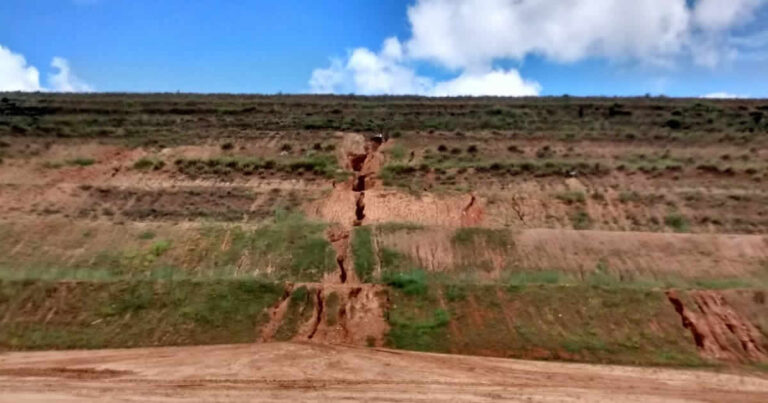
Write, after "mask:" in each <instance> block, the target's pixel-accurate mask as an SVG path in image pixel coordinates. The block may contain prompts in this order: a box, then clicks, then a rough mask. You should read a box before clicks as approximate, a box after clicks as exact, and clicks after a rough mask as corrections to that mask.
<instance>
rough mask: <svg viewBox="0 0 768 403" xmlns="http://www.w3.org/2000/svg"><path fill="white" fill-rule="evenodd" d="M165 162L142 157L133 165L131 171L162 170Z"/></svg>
mask: <svg viewBox="0 0 768 403" xmlns="http://www.w3.org/2000/svg"><path fill="white" fill-rule="evenodd" d="M164 166H165V161H163V160H161V159H157V158H149V157H142V158H140V159H139V160H137V161H136V162H134V163H133V169H138V170H140V171H149V170H152V171H158V170H161V169H163V167H164Z"/></svg>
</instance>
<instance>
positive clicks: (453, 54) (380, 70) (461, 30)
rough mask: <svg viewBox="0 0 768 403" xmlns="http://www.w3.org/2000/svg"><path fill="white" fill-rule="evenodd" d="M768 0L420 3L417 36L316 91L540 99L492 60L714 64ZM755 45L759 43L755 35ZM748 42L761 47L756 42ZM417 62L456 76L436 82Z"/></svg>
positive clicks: (333, 75) (414, 20)
mask: <svg viewBox="0 0 768 403" xmlns="http://www.w3.org/2000/svg"><path fill="white" fill-rule="evenodd" d="M766 4H768V0H697V1H688V0H633V1H627V0H561V1H545V0H538V1H535V0H416V1H415V3H413V4H412V5H410V6H409V7H408V8H407V15H408V20H409V22H410V26H411V35H410V37H409V38H407V39H406V40H404V41H403V42H402V43H401V42H400V41H398V40H397V39H396V38H389V39H387V40H386V41H385V42H384V44H383V46H382V50H381V51H380V52H378V53H376V52H373V51H371V50H369V49H367V48H358V49H355V50H353V51H352V52H350V54H349V55H348V58H347V59H346V60H345V61H341V60H337V61H334V62H332V64H331V66H330V67H329V68H327V69H318V70H315V72H314V73H313V77H312V80H311V82H310V85H311V88H312V89H313V90H314V91H318V92H336V91H338V90H340V89H341V88H343V89H344V91H345V92H358V93H363V94H369V93H415V94H445V95H455V94H458V93H461V94H498V93H501V94H519V95H529V94H531V93H538V92H539V90H540V88H539V86H538V84H536V83H533V82H528V81H526V80H524V79H522V78H521V77H520V75H519V73H518V72H517V70H514V69H512V70H508V71H503V70H502V71H499V70H497V69H494V67H493V66H494V63H496V62H498V61H502V60H512V61H518V62H522V61H524V60H525V58H526V57H528V56H530V55H537V56H540V57H543V58H544V59H546V60H549V61H551V62H555V63H573V62H578V61H581V60H584V59H588V58H600V59H605V60H609V61H612V62H619V63H641V64H645V65H653V66H672V65H674V64H675V63H676V62H678V61H679V60H680V59H682V58H688V59H689V60H691V61H692V62H693V63H695V64H699V65H703V66H709V67H716V66H718V65H719V64H721V63H723V61H726V60H730V59H734V58H736V57H737V56H738V49H739V46H738V43H739V42H740V41H739V40H738V38H734V37H733V36H732V35H731V31H732V30H733V29H734V28H736V27H740V26H744V25H746V24H748V23H749V22H750V21H751V20H753V19H754V15H755V14H756V12H757V11H758V9H760V7H762V6H764V5H766ZM756 38H757V37H756ZM751 42H754V40H752V41H751ZM416 61H428V62H432V63H434V64H436V65H437V66H440V67H442V68H446V69H448V70H449V71H454V72H456V74H457V76H456V78H454V79H453V80H450V81H448V82H442V83H433V82H431V81H430V80H429V78H426V77H421V76H419V75H417V74H416V72H415V70H414V69H413V68H412V67H411V66H413V65H414V63H415V62H416Z"/></svg>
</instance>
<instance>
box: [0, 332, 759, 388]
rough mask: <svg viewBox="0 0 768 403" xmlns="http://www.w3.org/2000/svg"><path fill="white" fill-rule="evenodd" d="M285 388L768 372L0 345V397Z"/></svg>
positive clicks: (750, 382) (315, 352) (255, 348)
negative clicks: (20, 349)
mask: <svg viewBox="0 0 768 403" xmlns="http://www.w3.org/2000/svg"><path fill="white" fill-rule="evenodd" d="M288 399H290V400H292V401H297V400H312V401H314V400H325V401H341V400H355V401H361V400H365V401H406V400H407V401H456V400H461V401H490V400H505V401H518V400H519V401H523V400H524V401H530V400H537V401H712V402H720V401H739V402H750V401H754V402H759V401H766V399H768V380H767V379H765V378H764V377H762V378H761V377H757V376H753V375H750V374H718V373H710V372H703V371H683V370H667V369H664V370H662V369H643V368H632V367H618V366H595V365H585V364H563V363H553V362H532V361H520V360H509V359H498V358H487V357H467V356H457V355H440V354H425V353H413V352H403V351H393V350H385V349H364V348H354V347H343V346H325V345H315V344H296V343H269V344H252V345H219V346H206V347H169V348H144V349H131V350H96V351H69V352H63V351H62V352H37V353H9V354H4V355H1V356H0V401H2V402H56V401H79V402H83V401H144V402H150V401H161V402H167V401H186V400H196V401H197V400H206V401H219V402H223V401H245V400H247V401H275V400H288Z"/></svg>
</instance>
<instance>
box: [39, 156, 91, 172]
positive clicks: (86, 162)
mask: <svg viewBox="0 0 768 403" xmlns="http://www.w3.org/2000/svg"><path fill="white" fill-rule="evenodd" d="M95 163H96V160H94V159H93V158H83V157H77V158H73V159H69V160H66V161H45V162H44V163H43V168H46V169H59V168H62V167H64V166H65V165H69V166H80V167H87V166H90V165H93V164H95Z"/></svg>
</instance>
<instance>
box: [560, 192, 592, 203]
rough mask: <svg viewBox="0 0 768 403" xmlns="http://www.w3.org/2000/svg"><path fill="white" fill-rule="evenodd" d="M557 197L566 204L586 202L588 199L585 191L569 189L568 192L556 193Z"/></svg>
mask: <svg viewBox="0 0 768 403" xmlns="http://www.w3.org/2000/svg"><path fill="white" fill-rule="evenodd" d="M555 197H556V198H557V199H558V200H560V201H562V202H564V203H565V204H576V203H579V204H581V203H584V202H585V201H586V199H587V198H586V196H585V195H584V192H580V191H568V192H562V193H558V194H556V195H555Z"/></svg>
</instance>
